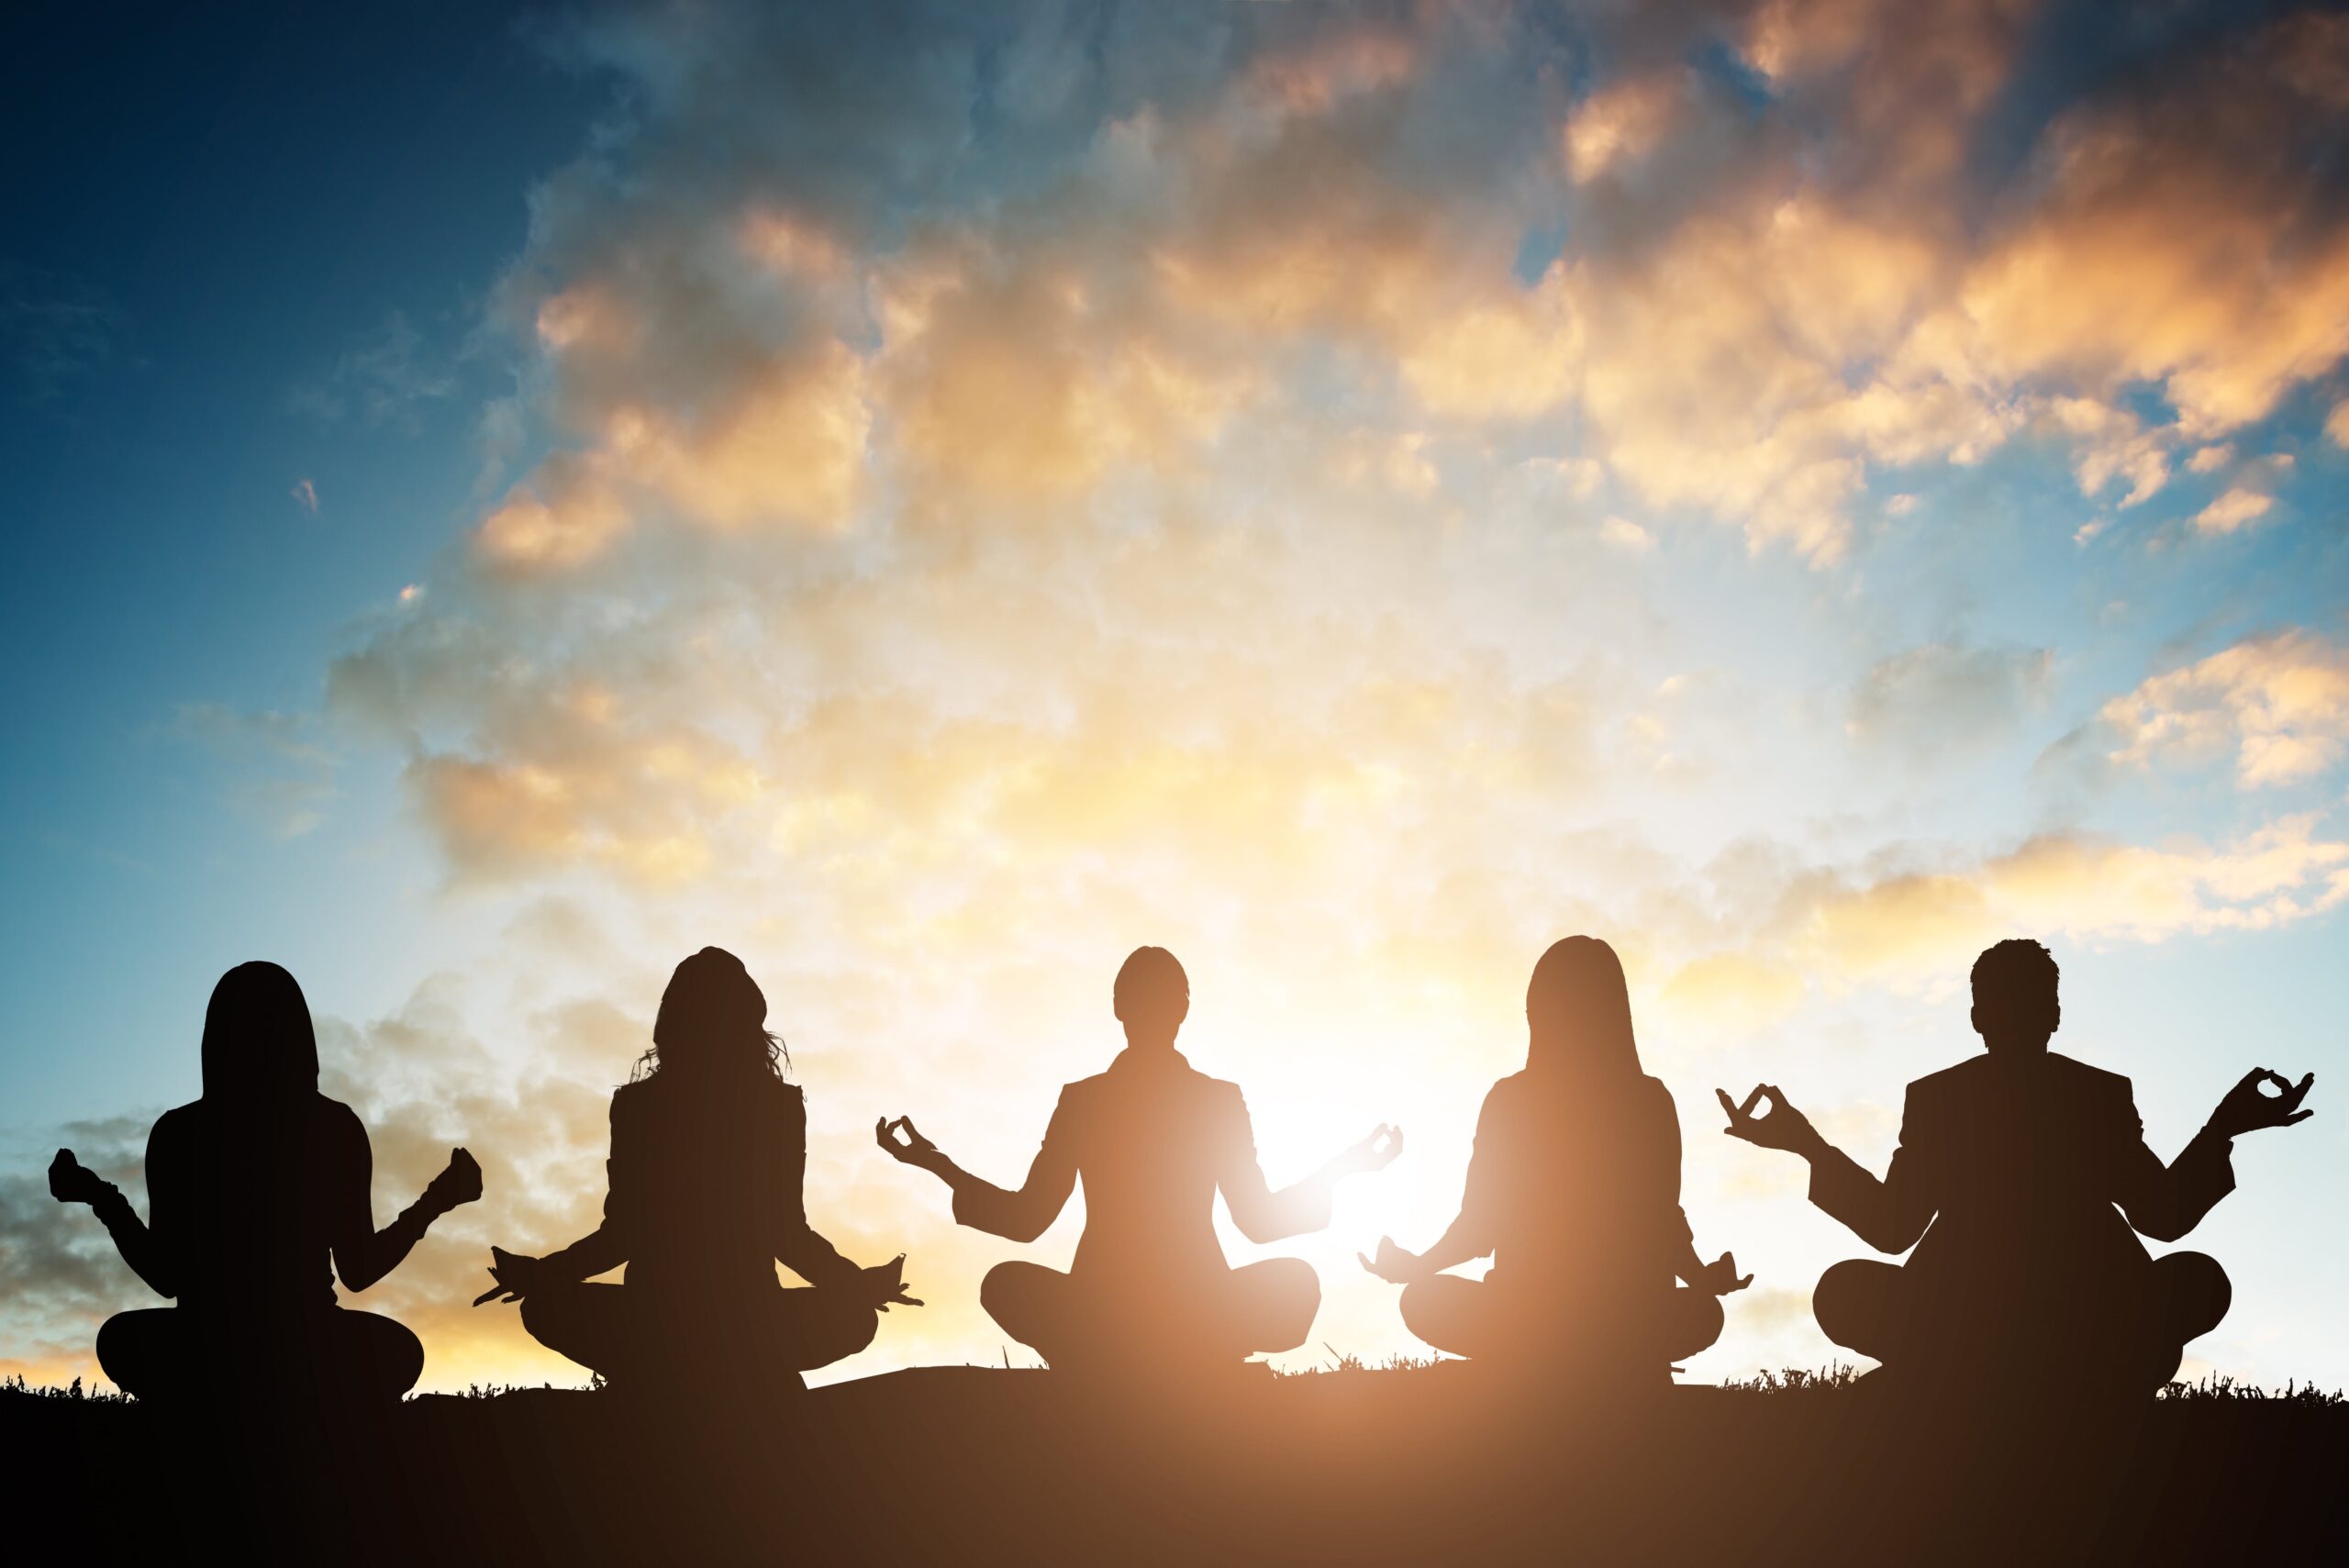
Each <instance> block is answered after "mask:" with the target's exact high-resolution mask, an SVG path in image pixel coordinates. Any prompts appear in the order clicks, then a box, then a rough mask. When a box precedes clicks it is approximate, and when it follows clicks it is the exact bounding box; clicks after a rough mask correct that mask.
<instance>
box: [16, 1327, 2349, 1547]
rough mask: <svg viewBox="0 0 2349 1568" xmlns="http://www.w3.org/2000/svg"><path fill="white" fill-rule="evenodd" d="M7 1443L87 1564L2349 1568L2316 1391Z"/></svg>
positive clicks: (552, 1418)
mask: <svg viewBox="0 0 2349 1568" xmlns="http://www.w3.org/2000/svg"><path fill="white" fill-rule="evenodd" d="M0 1451H5V1455H6V1465H7V1471H6V1474H7V1483H8V1495H9V1507H10V1512H11V1515H12V1522H11V1526H10V1530H9V1536H8V1538H7V1539H10V1540H13V1541H14V1542H16V1543H17V1544H18V1545H19V1546H22V1545H27V1544H29V1543H31V1542H33V1541H35V1540H39V1538H40V1536H41V1535H43V1534H51V1535H52V1536H53V1539H55V1540H56V1541H57V1542H58V1544H59V1545H60V1546H61V1547H63V1548H65V1549H66V1550H67V1551H69V1552H70V1553H71V1555H72V1557H74V1558H75V1559H78V1560H80V1561H92V1560H96V1561H108V1560H116V1559H119V1558H128V1557H130V1556H133V1555H136V1556H138V1557H139V1558H142V1559H145V1560H147V1561H156V1560H170V1559H173V1558H185V1559H187V1560H191V1561H193V1560H202V1559H209V1560H213V1561H238V1560H244V1561H255V1560H265V1559H279V1560H306V1561H321V1562H323V1561H332V1560H350V1559H353V1558H357V1559H363V1560H373V1561H401V1562H433V1561H438V1562H451V1561H454V1562H609V1561H632V1562H710V1561H783V1562H938V1561H947V1562H1137V1561H1148V1562H1436V1561H1453V1562H1520V1561H1524V1562H1535V1561H1538V1562H1559V1561H1569V1560H1576V1561H1587V1562H1919V1561H1928V1562H1998V1563H2021V1562H2083V1561H2097V1562H2343V1561H2349V1525H2344V1518H2343V1504H2342V1502H2341V1500H2340V1487H2341V1483H2342V1481H2343V1478H2344V1475H2349V1466H2344V1461H2349V1407H2343V1406H2342V1405H2340V1404H2338V1403H2325V1402H2321V1401H2314V1400H2307V1399H2298V1400H2284V1399H2268V1400H2258V1399H2240V1398H2234V1399H2230V1398H2195V1399H2175V1400H2164V1401H2161V1402H2159V1403H2157V1404H2155V1405H2154V1406H2152V1407H2149V1408H2147V1409H2145V1410H2144V1411H2143V1412H2142V1413H2141V1414H2139V1415H2137V1416H2135V1417H2133V1418H2124V1419H2105V1420H2077V1421H2058V1420H2051V1419H2045V1418H2041V1419H2022V1418H2004V1419H2002V1420H1999V1421H1996V1422H1992V1423H1987V1424H1985V1425H1983V1426H1979V1427H1974V1426H1970V1425H1969V1426H1966V1427H1965V1428H1964V1429H1957V1428H1956V1427H1954V1426H1953V1425H1951V1424H1948V1423H1941V1424H1928V1423H1924V1422H1921V1421H1920V1420H1918V1419H1916V1418H1914V1417H1913V1416H1911V1415H1909V1414H1908V1413H1905V1412H1904V1411H1903V1410H1902V1409H1901V1408H1900V1407H1899V1406H1898V1404H1897V1402H1894V1401H1891V1400H1889V1399H1887V1398H1884V1397H1881V1396H1878V1394H1877V1392H1876V1391H1873V1390H1870V1389H1868V1388H1867V1387H1865V1385H1862V1386H1860V1387H1855V1388H1821V1389H1816V1390H1812V1389H1795V1390H1784V1389H1778V1390H1768V1389H1753V1390H1748V1389H1716V1388H1678V1389H1673V1390H1670V1391H1668V1392H1666V1391H1661V1390H1660V1391H1657V1392H1656V1393H1655V1394H1654V1395H1653V1396H1650V1397H1648V1398H1646V1399H1644V1400H1638V1401H1631V1402H1628V1403H1618V1404H1614V1405H1610V1406H1609V1407H1607V1408H1605V1409H1603V1410H1602V1409H1594V1408H1591V1407H1588V1406H1584V1407H1579V1408H1576V1407H1560V1406H1558V1405H1557V1404H1556V1403H1555V1402H1554V1401H1544V1400H1542V1399H1539V1398H1533V1397H1529V1390H1527V1389H1526V1388H1525V1387H1524V1386H1523V1385H1521V1384H1512V1383H1510V1382H1508V1381H1507V1380H1498V1379H1487V1378H1485V1377H1482V1376H1480V1375H1478V1374H1477V1370H1476V1369H1472V1368H1470V1367H1467V1366H1464V1365H1460V1364H1457V1363H1452V1364H1446V1365H1443V1366H1439V1367H1435V1368H1430V1369H1422V1370H1417V1371H1399V1372H1382V1371H1364V1372H1344V1373H1326V1374H1321V1375H1316V1376H1310V1377H1299V1378H1284V1379H1279V1380H1275V1379H1272V1378H1264V1379H1262V1380H1260V1381H1255V1382H1251V1383H1245V1384H1241V1385H1235V1386H1231V1387H1218V1388H1213V1389H1198V1388H1193V1389H1188V1390H1182V1391H1177V1392H1176V1393H1175V1396H1173V1398H1172V1400H1171V1402H1168V1401H1162V1400H1159V1399H1156V1398H1153V1399H1152V1400H1150V1401H1147V1402H1146V1401H1144V1400H1142V1399H1141V1398H1139V1397H1135V1396H1131V1395H1130V1393H1129V1394H1123V1395H1121V1394H1118V1393H1114V1392H1112V1393H1108V1394H1104V1393H1101V1392H1098V1391H1093V1390H1088V1389H1086V1388H1085V1387H1083V1386H1081V1385H1079V1386H1071V1385H1066V1384H1064V1383H1063V1382H1062V1381H1060V1380H1058V1379H1056V1378H1055V1377H1054V1376H1053V1375H1052V1373H1034V1372H1004V1371H996V1370H992V1369H986V1368H963V1367H954V1368H937V1369H931V1370H925V1371H918V1372H908V1373H896V1374H894V1375H891V1376H885V1377H877V1378H871V1379H867V1380H864V1381H862V1382H857V1383H851V1384H845V1385H838V1386H835V1387H831V1388H827V1389H823V1390H820V1391H818V1392H817V1393H815V1394H812V1395H809V1396H807V1397H806V1398H805V1400H804V1401H802V1402H797V1403H796V1404H795V1405H794V1406H793V1407H790V1408H787V1409H784V1410H777V1409H775V1408H774V1407H772V1406H771V1405H770V1406H763V1407H759V1408H758V1409H757V1410H756V1411H755V1412H753V1413H748V1414H737V1415H725V1416H712V1415H710V1414H708V1413H707V1411H705V1412H704V1413H703V1414H702V1415H701V1416H699V1417H698V1418H684V1419H681V1418H677V1417H675V1416H674V1415H666V1414H663V1413H662V1412H659V1411H653V1410H647V1409H645V1408H642V1407H639V1406H637V1405H635V1404H633V1403H632V1402H630V1401H629V1400H627V1399H626V1398H624V1397H622V1396H618V1395H617V1394H614V1393H609V1392H600V1393H594V1394H587V1393H577V1392H570V1391H558V1390H526V1391H521V1392H516V1393H508V1394H505V1395H502V1396H496V1397H493V1398H485V1399H467V1398H451V1397H442V1396H426V1397H422V1398H418V1399H415V1400H412V1401H410V1402H409V1403H407V1404H406V1405H405V1406H403V1407H401V1408H400V1409H399V1410H398V1411H397V1412H396V1414H395V1416H394V1417H392V1418H391V1419H390V1421H389V1423H388V1424H387V1425H386V1426H384V1428H383V1429H380V1430H377V1431H373V1432H370V1433H362V1434H356V1435H353V1436H351V1437H350V1438H348V1439H347V1440H343V1441H341V1442H339V1443H337V1444H331V1445H330V1444H324V1443H315V1442H314V1443H309V1444H306V1445H301V1444H297V1445H292V1446H289V1447H271V1446H268V1445H262V1446H260V1447H259V1448H255V1447H250V1446H248V1445H247V1444H246V1443H245V1442H244V1441H242V1440H236V1439H232V1438H231V1437H229V1436H228V1434H225V1433H223V1432H221V1431H220V1430H218V1429H217V1428H216V1429H204V1428H188V1429H174V1428H173V1427H170V1426H167V1425H165V1424H163V1423H162V1422H161V1421H159V1420H158V1419H156V1413H154V1412H150V1411H148V1410H144V1409H140V1408H139V1407H133V1406H126V1405H122V1404H117V1403H99V1402H95V1401H75V1400H69V1399H61V1398H43V1397H37V1396H32V1395H29V1394H13V1395H11V1394H6V1393H0ZM220 1551H226V1552H227V1553H228V1555H227V1556H225V1557H224V1556H220V1555H218V1553H219V1552H220ZM11 1555H12V1556H13V1555H14V1553H12V1554H11ZM36 1560H37V1559H36V1558H34V1557H32V1556H17V1557H16V1561H19V1562H32V1561H36Z"/></svg>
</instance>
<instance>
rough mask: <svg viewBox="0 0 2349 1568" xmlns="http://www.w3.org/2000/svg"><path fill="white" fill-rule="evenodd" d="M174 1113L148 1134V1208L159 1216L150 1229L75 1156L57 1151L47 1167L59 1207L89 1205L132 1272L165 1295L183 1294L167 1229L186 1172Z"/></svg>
mask: <svg viewBox="0 0 2349 1568" xmlns="http://www.w3.org/2000/svg"><path fill="white" fill-rule="evenodd" d="M184 1169H185V1160H184V1143H183V1139H182V1137H181V1134H180V1133H179V1131H178V1128H177V1124H176V1123H175V1122H174V1121H173V1113H171V1112H165V1113H164V1115H163V1116H162V1117H161V1119H159V1120H158V1121H157V1122H156V1123H155V1127H154V1130H153V1131H151V1132H150V1133H149V1134H148V1135H147V1205H148V1207H149V1208H150V1210H151V1211H152V1212H153V1214H154V1216H155V1224H154V1225H152V1226H151V1227H150V1226H149V1225H148V1224H147V1223H146V1222H145V1221H143V1220H141V1219H140V1218H139V1213H138V1211H137V1210H136V1209H134V1208H132V1207H130V1200H129V1199H128V1198H127V1197H125V1196H123V1195H122V1189H121V1188H120V1187H117V1186H116V1185H115V1184H113V1183H112V1182H109V1181H107V1180H106V1179H105V1178H104V1177H102V1176H100V1175H99V1174H98V1173H96V1172H95V1171H91V1170H87V1169H85V1168H84V1167H83V1165H82V1163H81V1162H79V1161H78V1160H76V1159H74V1158H73V1153H72V1151H71V1150H67V1149H61V1150H59V1151H57V1158H56V1160H55V1161H53V1162H51V1163H50V1168H49V1190H50V1193H51V1195H54V1196H55V1197H56V1198H57V1200H58V1201H59V1202H61V1203H86V1204H88V1205H89V1206H90V1210H91V1212H92V1213H94V1214H95V1215H96V1216H97V1217H98V1221H99V1223H100V1224H102V1225H104V1226H105V1227H106V1234H107V1235H108V1236H110V1237H112V1238H113V1239H114V1246H115V1251H117V1252H119V1253H121V1254H122V1261H123V1262H125V1263H127V1264H128V1265H129V1267H130V1272H131V1273H135V1274H137V1275H138V1276H139V1279H140V1280H141V1281H142V1282H144V1283H145V1284H146V1286H147V1288H148V1289H150V1290H151V1291H153V1292H154V1293H155V1294H156V1295H157V1296H177V1295H179V1293H180V1270H179V1259H178V1255H177V1251H176V1250H175V1249H174V1248H173V1245H172V1240H171V1238H172V1236H173V1231H172V1230H171V1229H168V1228H167V1226H166V1224H165V1221H166V1220H167V1218H171V1217H173V1216H174V1215H175V1214H176V1212H177V1209H176V1205H177V1203H178V1202H179V1200H180V1198H181V1195H182V1186H183V1181H182V1178H183V1173H184Z"/></svg>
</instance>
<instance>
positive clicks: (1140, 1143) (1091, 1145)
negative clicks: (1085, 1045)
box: [954, 1050, 1330, 1284]
mask: <svg viewBox="0 0 2349 1568" xmlns="http://www.w3.org/2000/svg"><path fill="white" fill-rule="evenodd" d="M1080 1177H1081V1178H1082V1179H1083V1180H1084V1182H1085V1235H1084V1238H1083V1239H1082V1240H1079V1241H1078V1243H1077V1247H1076V1259H1075V1262H1074V1264H1073V1265H1072V1267H1071V1270H1070V1273H1071V1274H1072V1275H1073V1276H1074V1277H1075V1278H1078V1279H1091V1280H1095V1281H1111V1282H1131V1283H1135V1284H1150V1283H1153V1282H1158V1281H1166V1282H1169V1283H1173V1282H1179V1281H1183V1280H1186V1279H1192V1278H1195V1277H1197V1275H1199V1274H1201V1273H1221V1272H1222V1271H1223V1270H1225V1268H1226V1267H1227V1266H1228V1265H1227V1264H1226V1262H1225V1261H1224V1256H1223V1249H1222V1247H1221V1246H1220V1245H1219V1244H1218V1242H1217V1241H1216V1237H1215V1195H1216V1194H1217V1193H1218V1192H1219V1191H1220V1192H1221V1193H1222V1194H1223V1201H1224V1203H1225V1204H1226V1206H1228V1207H1230V1210H1231V1221H1232V1223H1233V1224H1234V1225H1236V1226H1238V1227H1239V1228H1240V1232H1241V1235H1243V1236H1245V1237H1247V1238H1248V1240H1251V1241H1256V1242H1266V1241H1277V1240H1281V1239H1282V1238H1284V1237H1288V1236H1297V1235H1301V1234H1303V1233H1305V1232H1306V1231H1309V1230H1318V1229H1321V1228H1322V1227H1323V1226H1325V1225H1327V1224H1329V1223H1330V1184H1328V1183H1327V1182H1319V1183H1317V1182H1314V1181H1312V1180H1310V1179H1308V1180H1307V1181H1304V1182H1300V1183H1299V1184H1297V1185H1296V1186H1295V1187H1292V1188H1289V1189H1288V1190H1286V1191H1285V1192H1279V1193H1275V1192H1274V1191H1273V1190H1272V1188H1271V1187H1270V1186H1269V1185H1268V1184H1266V1182H1265V1180H1264V1170H1263V1168H1262V1167H1261V1166H1259V1165H1258V1164H1257V1162H1256V1140H1255V1134H1254V1131H1253V1129H1252V1128H1251V1127H1250V1125H1249V1120H1248V1106H1247V1105H1246V1103H1245V1102H1244V1101H1242V1100H1241V1096H1240V1086H1239V1085H1238V1084H1228V1083H1225V1082H1224V1081H1223V1080H1221V1079H1219V1078H1210V1077H1208V1075H1207V1074H1206V1073H1201V1072H1199V1071H1198V1070H1197V1068H1195V1067H1193V1066H1192V1065H1191V1064H1190V1062H1188V1061H1186V1060H1185V1058H1184V1057H1183V1055H1182V1053H1181V1052H1179V1051H1150V1052H1140V1051H1131V1050H1128V1051H1120V1052H1119V1054H1118V1057H1117V1060H1116V1061H1114V1062H1111V1063H1110V1064H1109V1070H1108V1072H1106V1073H1098V1074H1097V1075H1096V1076H1094V1077H1091V1078H1085V1079H1080V1080H1079V1081H1077V1082H1076V1083H1074V1084H1069V1085H1068V1086H1067V1087H1065V1088H1063V1090H1062V1091H1061V1097H1060V1104H1059V1105H1058V1106H1055V1107H1054V1108H1053V1111H1052V1122H1051V1125H1050V1126H1049V1127H1047V1128H1046V1129H1045V1131H1044V1146H1043V1148H1042V1149H1041V1151H1038V1153H1037V1155H1036V1159H1035V1162H1034V1163H1033V1164H1032V1165H1030V1168H1029V1171H1028V1179H1027V1181H1026V1182H1024V1183H1023V1184H1021V1185H1020V1187H1019V1191H1017V1192H1007V1191H1005V1190H1004V1189H1003V1188H1001V1187H998V1186H996V1185H994V1184H991V1183H987V1182H985V1181H981V1180H979V1179H977V1178H976V1177H973V1178H970V1179H968V1180H967V1181H965V1182H963V1183H962V1184H959V1185H958V1186H957V1188H956V1190H955V1194H954V1218H955V1219H956V1220H958V1221H960V1222H961V1223H962V1224H964V1225H968V1226H971V1227H974V1229H980V1230H985V1231H989V1232H992V1233H993V1234H995V1235H997V1236H1002V1237H1007V1238H1008V1239H1009V1240H1014V1241H1032V1240H1035V1239H1036V1238H1037V1237H1039V1236H1041V1235H1042V1234H1043V1232H1044V1230H1045V1228H1046V1227H1048V1226H1050V1225H1051V1224H1052V1221H1053V1220H1054V1219H1055V1218H1058V1217H1059V1215H1060V1212H1061V1209H1062V1208H1063V1206H1065V1205H1066V1204H1067V1202H1068V1199H1069V1195H1070V1193H1071V1192H1072V1191H1074V1188H1075V1185H1076V1183H1077V1181H1078V1179H1079V1178H1080Z"/></svg>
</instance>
